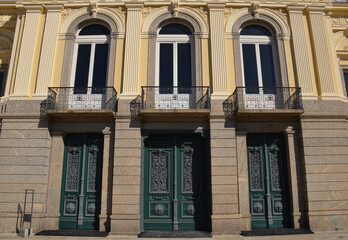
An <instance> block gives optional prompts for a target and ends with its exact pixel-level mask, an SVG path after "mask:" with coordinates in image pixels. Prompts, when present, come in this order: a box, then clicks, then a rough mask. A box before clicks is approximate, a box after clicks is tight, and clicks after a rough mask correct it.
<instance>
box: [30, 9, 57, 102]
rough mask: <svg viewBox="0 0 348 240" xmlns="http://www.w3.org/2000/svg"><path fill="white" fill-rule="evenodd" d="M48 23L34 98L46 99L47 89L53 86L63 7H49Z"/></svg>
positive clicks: (46, 24)
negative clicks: (54, 64)
mask: <svg viewBox="0 0 348 240" xmlns="http://www.w3.org/2000/svg"><path fill="white" fill-rule="evenodd" d="M45 7H46V9H47V14H46V23H45V30H44V36H43V41H42V50H41V57H40V64H39V72H38V78H37V83H36V91H35V95H34V96H33V97H45V96H46V95H47V88H48V87H49V86H50V85H51V81H52V75H53V63H54V56H55V51H56V45H57V36H58V28H59V21H60V14H61V9H62V6H61V5H47V6H45Z"/></svg>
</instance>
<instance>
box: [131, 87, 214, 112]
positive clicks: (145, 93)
mask: <svg viewBox="0 0 348 240" xmlns="http://www.w3.org/2000/svg"><path fill="white" fill-rule="evenodd" d="M131 112H132V114H133V115H138V114H140V113H141V114H146V113H209V112H210V96H209V87H155V86H147V87H141V95H140V96H139V97H138V98H136V99H134V100H133V102H132V103H131Z"/></svg>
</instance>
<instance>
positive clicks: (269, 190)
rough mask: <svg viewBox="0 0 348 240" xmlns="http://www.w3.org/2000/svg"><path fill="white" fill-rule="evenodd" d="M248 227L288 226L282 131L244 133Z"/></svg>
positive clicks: (288, 216)
mask: <svg viewBox="0 0 348 240" xmlns="http://www.w3.org/2000/svg"><path fill="white" fill-rule="evenodd" d="M247 151H248V168H249V201H250V213H251V228H282V227H290V224H291V222H290V214H289V211H290V204H289V187H288V186H289V184H288V174H287V173H288V171H287V163H286V162H287V161H286V148H285V141H284V136H283V135H282V134H248V136H247Z"/></svg>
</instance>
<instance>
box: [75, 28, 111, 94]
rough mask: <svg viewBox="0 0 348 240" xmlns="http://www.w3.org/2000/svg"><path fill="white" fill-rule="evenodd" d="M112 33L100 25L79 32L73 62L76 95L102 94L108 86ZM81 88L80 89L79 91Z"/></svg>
mask: <svg viewBox="0 0 348 240" xmlns="http://www.w3.org/2000/svg"><path fill="white" fill-rule="evenodd" d="M109 41H110V31H109V29H108V28H107V27H105V26H103V25H100V24H92V25H88V26H86V27H84V28H82V29H80V30H79V31H78V32H77V36H76V40H75V47H74V57H73V62H72V66H73V67H72V72H71V86H72V87H75V90H74V91H75V93H76V91H78V93H80V94H83V93H87V92H88V93H94V94H96V93H100V89H97V88H100V87H105V86H106V84H107V66H108V56H109ZM79 88H80V89H79Z"/></svg>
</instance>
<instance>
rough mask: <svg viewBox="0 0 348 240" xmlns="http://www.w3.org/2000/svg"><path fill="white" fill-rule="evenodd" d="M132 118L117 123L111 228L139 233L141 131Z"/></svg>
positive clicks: (117, 232) (117, 231)
mask: <svg viewBox="0 0 348 240" xmlns="http://www.w3.org/2000/svg"><path fill="white" fill-rule="evenodd" d="M132 124H134V122H133V123H131V121H130V119H129V118H126V119H122V118H121V119H117V120H116V123H115V129H116V132H115V150H114V171H113V175H114V177H113V189H112V216H111V232H112V233H115V234H131V235H135V234H138V233H139V231H140V212H139V211H140V210H139V207H140V164H141V162H140V161H141V131H140V128H139V126H133V127H132Z"/></svg>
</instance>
